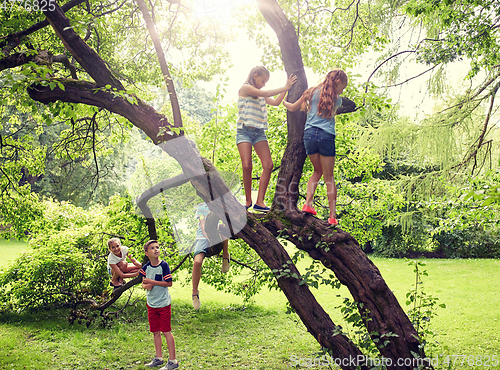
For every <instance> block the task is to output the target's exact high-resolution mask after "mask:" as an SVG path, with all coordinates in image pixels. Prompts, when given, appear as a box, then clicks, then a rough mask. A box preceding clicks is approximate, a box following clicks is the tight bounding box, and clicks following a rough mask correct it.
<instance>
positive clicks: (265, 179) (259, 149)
mask: <svg viewBox="0 0 500 370" xmlns="http://www.w3.org/2000/svg"><path fill="white" fill-rule="evenodd" d="M253 147H254V148H255V153H257V155H258V156H259V158H260V162H261V164H262V174H261V175H260V181H259V191H258V193H257V200H256V201H255V204H256V205H258V206H260V207H265V206H266V205H265V204H264V197H265V196H266V190H267V186H268V185H269V180H270V179H271V173H272V171H273V160H272V158H271V150H270V149H269V143H268V142H267V141H266V140H263V141H259V142H257V143H255V145H254V146H253Z"/></svg>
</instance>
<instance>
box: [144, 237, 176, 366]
mask: <svg viewBox="0 0 500 370" xmlns="http://www.w3.org/2000/svg"><path fill="white" fill-rule="evenodd" d="M144 252H145V253H146V256H148V257H149V262H148V263H146V264H145V265H144V266H143V267H142V269H141V270H140V271H139V275H140V276H142V277H143V280H142V287H143V288H144V289H146V290H147V292H146V296H147V307H148V321H149V331H151V332H152V333H153V337H154V343H155V352H156V357H155V358H154V359H153V360H152V361H151V362H150V363H148V364H146V366H148V367H156V366H161V365H163V362H164V361H163V354H162V352H163V351H162V340H161V333H163V335H164V336H165V339H166V340H167V346H168V354H169V357H170V358H169V360H168V362H167V364H166V365H165V366H164V367H162V368H161V369H160V370H170V369H177V368H178V367H179V363H178V362H177V360H176V359H175V341H174V336H173V335H172V332H171V327H170V317H171V311H170V303H171V302H172V299H171V298H170V293H169V292H168V287H169V286H172V274H171V273H170V267H169V266H168V263H167V262H165V261H162V260H160V245H159V244H158V241H157V240H150V241H148V242H147V243H146V244H144Z"/></svg>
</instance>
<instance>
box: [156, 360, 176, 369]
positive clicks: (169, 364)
mask: <svg viewBox="0 0 500 370" xmlns="http://www.w3.org/2000/svg"><path fill="white" fill-rule="evenodd" d="M178 367H179V362H173V361H172V360H168V362H167V364H166V365H165V366H163V367H162V368H161V369H160V370H171V369H177V368H178Z"/></svg>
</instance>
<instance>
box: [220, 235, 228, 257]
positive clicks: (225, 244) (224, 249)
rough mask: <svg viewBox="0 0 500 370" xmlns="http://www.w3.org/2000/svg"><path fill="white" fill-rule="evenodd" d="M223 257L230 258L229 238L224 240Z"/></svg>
mask: <svg viewBox="0 0 500 370" xmlns="http://www.w3.org/2000/svg"><path fill="white" fill-rule="evenodd" d="M222 257H223V258H229V240H228V239H225V240H223V241H222Z"/></svg>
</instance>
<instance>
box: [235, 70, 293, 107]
mask: <svg viewBox="0 0 500 370" xmlns="http://www.w3.org/2000/svg"><path fill="white" fill-rule="evenodd" d="M295 81H297V76H294V75H293V74H292V75H290V77H289V78H288V79H287V81H286V85H285V86H283V87H280V88H278V89H272V90H261V89H257V88H256V87H255V86H252V85H248V84H245V85H243V86H242V87H241V89H240V91H239V95H240V96H242V97H244V98H245V97H247V96H258V97H263V98H266V103H267V104H269V105H279V103H281V100H283V98H284V97H285V93H286V92H287V91H288V90H290V88H291V87H292V85H293V84H294V83H295ZM278 94H280V95H281V94H283V97H281V100H280V102H279V103H278V104H272V102H274V101H276V100H278V99H272V98H271V97H272V96H276V95H278Z"/></svg>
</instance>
